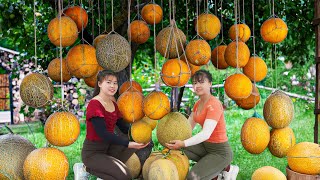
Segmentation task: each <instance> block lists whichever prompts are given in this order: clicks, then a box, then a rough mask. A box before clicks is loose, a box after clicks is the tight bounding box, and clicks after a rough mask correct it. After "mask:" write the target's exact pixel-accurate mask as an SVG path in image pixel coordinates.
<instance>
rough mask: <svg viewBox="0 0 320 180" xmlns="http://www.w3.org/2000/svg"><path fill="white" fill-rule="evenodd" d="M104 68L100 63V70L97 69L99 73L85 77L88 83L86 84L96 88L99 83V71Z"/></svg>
mask: <svg viewBox="0 0 320 180" xmlns="http://www.w3.org/2000/svg"><path fill="white" fill-rule="evenodd" d="M101 70H103V67H101V66H100V65H99V64H98V70H97V73H96V74H95V75H93V76H91V77H87V78H83V80H84V82H85V83H86V85H88V86H89V87H92V88H94V87H95V86H96V84H97V75H98V73H99V71H101Z"/></svg>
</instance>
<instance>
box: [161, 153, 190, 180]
mask: <svg viewBox="0 0 320 180" xmlns="http://www.w3.org/2000/svg"><path fill="white" fill-rule="evenodd" d="M165 158H166V159H169V160H170V161H172V162H173V164H174V165H175V166H176V168H177V170H178V175H179V180H185V179H186V177H187V174H188V171H189V162H188V163H186V161H185V157H184V156H183V155H181V154H179V153H177V152H176V153H171V151H170V153H169V155H167V156H166V157H165Z"/></svg>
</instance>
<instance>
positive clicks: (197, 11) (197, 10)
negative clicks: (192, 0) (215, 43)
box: [196, 0, 200, 37]
mask: <svg viewBox="0 0 320 180" xmlns="http://www.w3.org/2000/svg"><path fill="white" fill-rule="evenodd" d="M198 3H200V2H199V0H196V16H197V36H198V37H199V4H198Z"/></svg>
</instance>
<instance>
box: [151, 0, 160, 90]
mask: <svg viewBox="0 0 320 180" xmlns="http://www.w3.org/2000/svg"><path fill="white" fill-rule="evenodd" d="M152 3H153V4H155V2H154V0H152ZM153 8H154V5H153ZM156 43H157V40H156V12H155V8H154V11H153V52H154V72H155V73H154V76H155V79H156V80H158V82H159V84H160V77H157V76H158V73H157V72H158V71H157V63H158V62H157V47H156Z"/></svg>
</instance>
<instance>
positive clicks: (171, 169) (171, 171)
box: [148, 159, 179, 180]
mask: <svg viewBox="0 0 320 180" xmlns="http://www.w3.org/2000/svg"><path fill="white" fill-rule="evenodd" d="M164 177H165V178H166V180H179V174H178V170H177V167H176V166H175V165H174V163H173V162H172V161H170V160H168V159H158V160H155V161H154V162H153V163H152V164H151V166H150V168H149V172H148V179H150V180H163V178H164Z"/></svg>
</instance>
